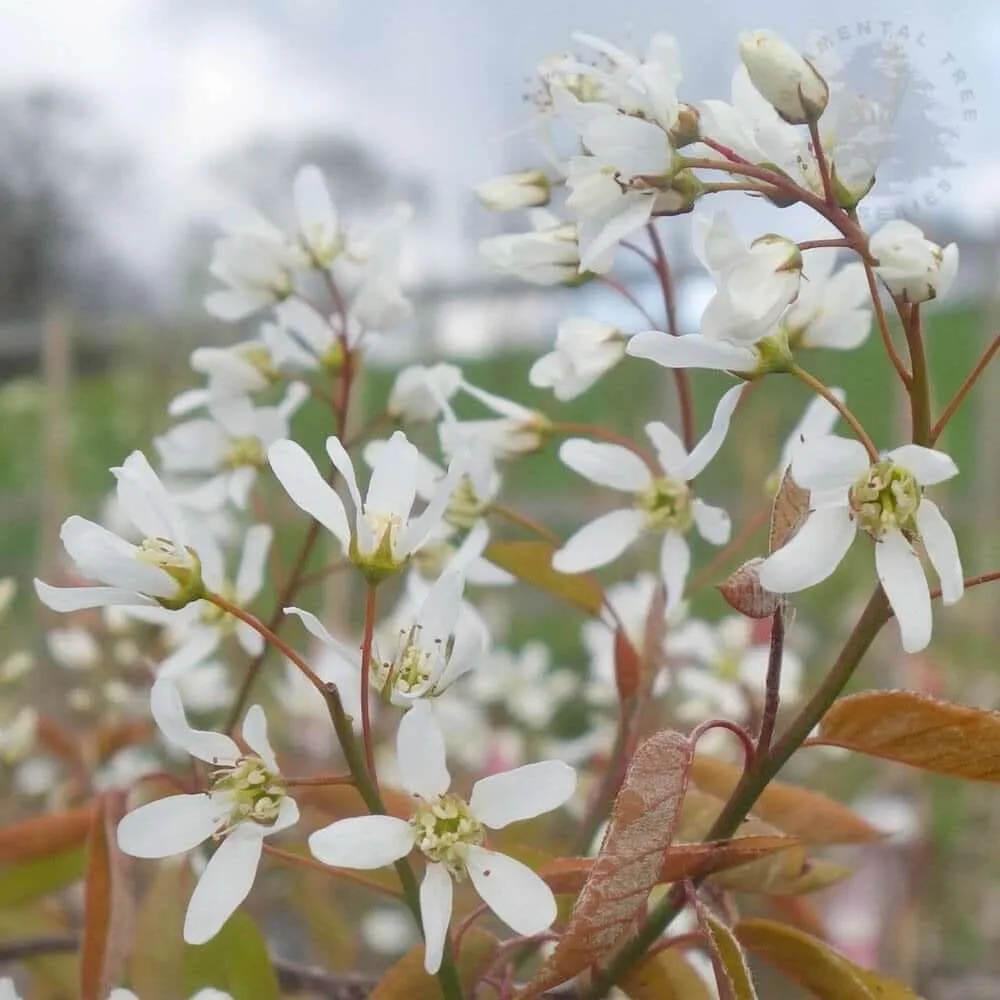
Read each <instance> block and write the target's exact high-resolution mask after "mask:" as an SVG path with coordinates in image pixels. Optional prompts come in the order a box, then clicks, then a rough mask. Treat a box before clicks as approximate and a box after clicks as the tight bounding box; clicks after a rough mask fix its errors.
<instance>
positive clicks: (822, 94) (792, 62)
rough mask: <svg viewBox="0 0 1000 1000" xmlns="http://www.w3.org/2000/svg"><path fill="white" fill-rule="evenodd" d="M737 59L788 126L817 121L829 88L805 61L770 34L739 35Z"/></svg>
mask: <svg viewBox="0 0 1000 1000" xmlns="http://www.w3.org/2000/svg"><path fill="white" fill-rule="evenodd" d="M740 58H741V59H742V60H743V65H744V66H746V68H747V72H748V73H749V74H750V80H751V82H752V83H753V85H754V87H756V88H757V91H758V92H759V93H760V95H761V97H763V98H764V99H765V100H766V101H767V102H768V103H769V104H770V105H771V106H772V107H773V108H774V110H775V111H777V112H778V114H779V115H781V117H782V118H783V119H784V120H785V121H786V122H788V123H789V124H790V125H806V124H808V123H809V122H815V121H818V120H819V117H820V115H822V114H823V112H824V110H825V109H826V104H827V101H828V100H829V97H830V88H829V87H828V86H827V83H826V80H824V79H823V77H822V76H820V74H819V71H818V70H817V69H816V67H815V66H813V64H812V63H811V62H809V60H808V59H805V58H804V57H803V56H801V55H800V54H799V53H798V52H796V51H795V49H793V48H792V47H791V46H790V45H789V44H788V43H787V42H786V41H784V40H783V39H782V38H779V37H778V36H777V35H776V34H774V32H772V31H744V32H742V33H741V34H740Z"/></svg>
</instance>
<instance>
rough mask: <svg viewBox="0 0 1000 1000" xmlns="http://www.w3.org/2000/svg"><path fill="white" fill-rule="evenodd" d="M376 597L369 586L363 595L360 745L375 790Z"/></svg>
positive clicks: (376, 782)
mask: <svg viewBox="0 0 1000 1000" xmlns="http://www.w3.org/2000/svg"><path fill="white" fill-rule="evenodd" d="M377 595H378V588H377V587H376V586H375V585H374V584H369V586H368V592H367V594H366V595H365V632H364V638H363V639H362V640H361V744H362V746H363V747H364V750H365V765H366V766H367V768H368V773H369V774H370V775H371V779H372V784H374V786H375V788H376V789H378V775H377V774H376V771H375V744H374V742H373V740H372V717H371V669H372V643H373V641H374V637H375V611H376V603H377Z"/></svg>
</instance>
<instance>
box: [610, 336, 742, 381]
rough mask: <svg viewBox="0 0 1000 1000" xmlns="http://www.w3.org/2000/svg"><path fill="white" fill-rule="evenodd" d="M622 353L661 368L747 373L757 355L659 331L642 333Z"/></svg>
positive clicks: (738, 347)
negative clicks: (650, 362)
mask: <svg viewBox="0 0 1000 1000" xmlns="http://www.w3.org/2000/svg"><path fill="white" fill-rule="evenodd" d="M625 353H626V354H630V355H631V356H632V357H633V358H646V359H647V360H649V361H655V362H656V363H657V364H658V365H663V367H664V368H710V369H714V370H715V371H731V372H750V371H753V370H754V368H756V367H757V355H756V353H755V352H754V350H753V348H751V347H743V346H741V345H737V344H731V343H728V342H726V341H720V340H709V339H708V337H704V336H702V335H701V334H700V333H689V334H685V335H684V336H683V337H671V336H670V334H668V333H663V332H661V331H660V330H644V331H643V332H642V333H637V334H636V335H635V336H634V337H632V339H631V340H629V342H628V346H627V347H626V348H625Z"/></svg>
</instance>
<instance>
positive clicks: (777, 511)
mask: <svg viewBox="0 0 1000 1000" xmlns="http://www.w3.org/2000/svg"><path fill="white" fill-rule="evenodd" d="M808 516H809V491H808V490H804V489H803V488H802V487H801V486H799V484H798V483H796V482H795V480H794V479H792V473H791V470H788V471H786V472H785V476H784V478H783V479H782V480H781V486H780V487H778V492H777V494H776V496H775V498H774V504H773V505H772V506H771V526H770V529H769V531H768V535H767V551H768V552H777V550H778V549H780V548H781V547H782V546H783V545H787V544H788V542H790V541H791V540H792V536H793V535H794V534H795V533H796V532H797V531H798V530H799V528H801V527H802V524H803V522H804V521H805V519H806V518H807V517H808Z"/></svg>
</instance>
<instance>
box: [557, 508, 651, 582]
mask: <svg viewBox="0 0 1000 1000" xmlns="http://www.w3.org/2000/svg"><path fill="white" fill-rule="evenodd" d="M644 524H645V515H644V514H643V513H642V511H639V510H612V511H609V512H608V513H607V514H602V515H601V516H600V517H598V518H595V519H594V520H593V521H591V522H590V523H589V524H585V525H584V526H583V527H582V528H580V529H579V530H578V531H577V532H576V533H575V534H574V535H572V536H571V537H570V538H568V539H567V540H566V541H565V542H564V543H563V547H562V548H561V549H559V551H558V552H556V553H555V555H553V557H552V568H553V569H554V570H556V572H558V573H582V572H584V571H586V570H589V569H594V568H595V567H596V566H606V565H607V564H608V563H610V562H613V561H614V560H615V559H617V558H618V557H619V556H620V555H621V554H622V553H623V552H624V551H625V550H626V549H627V548H628V547H629V546H630V545H631V544H632V543H633V542H634V541H635V540H636V539H637V538H638V537H639V535H640V534H641V533H642V528H643V525H644Z"/></svg>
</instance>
